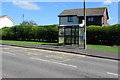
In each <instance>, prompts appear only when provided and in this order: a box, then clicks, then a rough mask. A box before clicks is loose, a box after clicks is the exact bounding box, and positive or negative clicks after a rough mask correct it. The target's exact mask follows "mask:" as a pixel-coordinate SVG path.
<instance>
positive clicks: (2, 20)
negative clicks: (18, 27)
mask: <svg viewBox="0 0 120 80" xmlns="http://www.w3.org/2000/svg"><path fill="white" fill-rule="evenodd" d="M11 26H13V20H12V19H11V18H10V17H8V16H0V29H1V28H3V27H11Z"/></svg>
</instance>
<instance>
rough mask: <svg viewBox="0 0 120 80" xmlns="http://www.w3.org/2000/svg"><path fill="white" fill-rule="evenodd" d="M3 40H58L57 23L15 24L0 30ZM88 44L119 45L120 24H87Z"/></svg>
mask: <svg viewBox="0 0 120 80" xmlns="http://www.w3.org/2000/svg"><path fill="white" fill-rule="evenodd" d="M0 32H2V34H0V35H1V36H2V39H5V40H34V41H47V42H53V41H58V25H46V26H29V25H17V26H13V27H9V28H8V27H5V28H2V29H1V30H0ZM87 43H88V44H107V45H120V24H116V25H111V26H107V27H101V26H94V25H92V26H88V27H87Z"/></svg>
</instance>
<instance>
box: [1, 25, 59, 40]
mask: <svg viewBox="0 0 120 80" xmlns="http://www.w3.org/2000/svg"><path fill="white" fill-rule="evenodd" d="M57 27H58V26H57V25H47V26H30V25H17V26H13V27H5V28H2V29H1V32H2V34H1V35H2V39H3V40H34V41H47V42H54V41H57V38H58V28H57Z"/></svg>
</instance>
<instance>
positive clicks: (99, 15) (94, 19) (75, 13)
mask: <svg viewBox="0 0 120 80" xmlns="http://www.w3.org/2000/svg"><path fill="white" fill-rule="evenodd" d="M58 17H59V25H65V24H69V25H70V24H81V23H82V20H83V19H84V9H68V10H64V11H63V12H62V13H61V14H59V15H58ZM108 19H109V15H108V11H107V8H106V7H99V8H86V25H87V26H89V25H97V26H107V25H108V23H107V20H108Z"/></svg>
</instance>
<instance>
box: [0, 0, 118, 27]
mask: <svg viewBox="0 0 120 80" xmlns="http://www.w3.org/2000/svg"><path fill="white" fill-rule="evenodd" d="M86 7H87V8H95V7H107V8H108V13H109V18H110V19H109V20H108V23H109V24H111V25H112V24H117V23H118V2H112V1H111V0H105V1H104V2H86ZM79 8H83V2H27V1H12V2H2V10H1V9H0V10H1V11H2V15H7V16H9V17H11V18H12V19H13V21H14V25H19V24H20V23H21V22H22V20H23V18H22V16H23V14H24V18H25V20H26V21H34V22H36V23H37V24H38V25H51V24H59V19H58V15H59V14H60V13H61V12H62V11H63V10H65V9H79Z"/></svg>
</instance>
